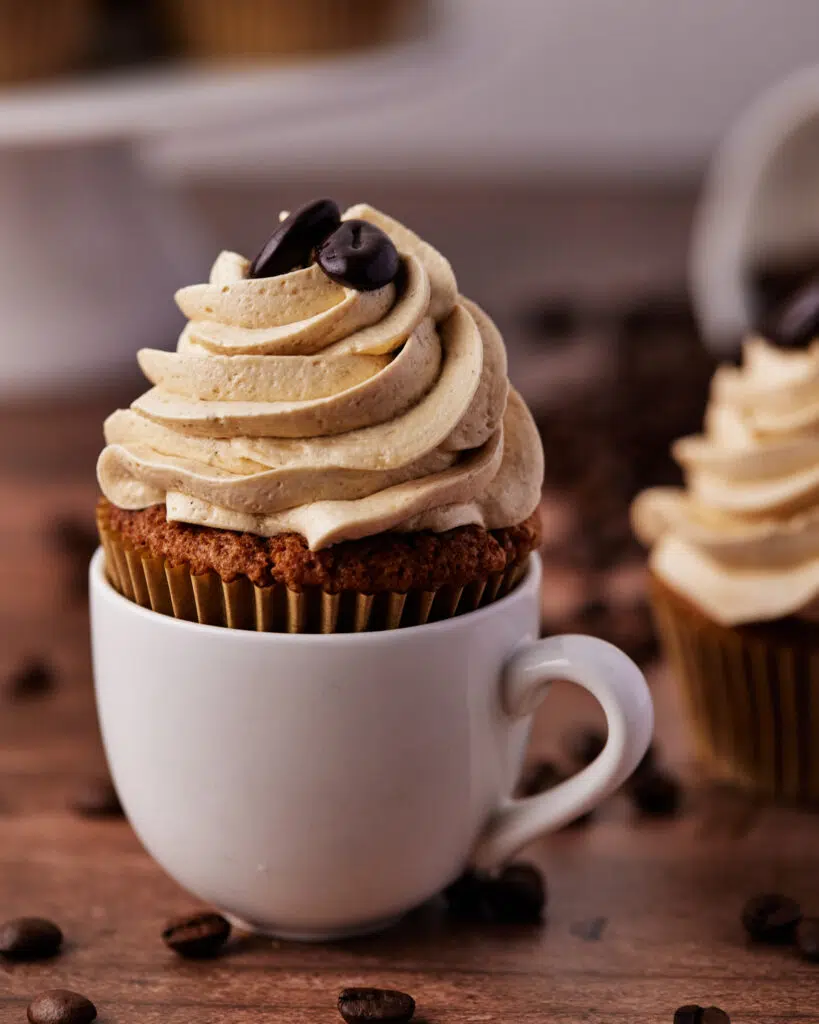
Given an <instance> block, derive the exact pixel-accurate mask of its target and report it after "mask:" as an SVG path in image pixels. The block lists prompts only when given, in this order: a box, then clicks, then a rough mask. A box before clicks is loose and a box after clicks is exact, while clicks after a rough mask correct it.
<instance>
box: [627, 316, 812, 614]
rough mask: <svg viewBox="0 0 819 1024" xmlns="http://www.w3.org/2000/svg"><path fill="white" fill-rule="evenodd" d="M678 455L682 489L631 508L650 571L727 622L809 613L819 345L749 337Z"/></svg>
mask: <svg viewBox="0 0 819 1024" xmlns="http://www.w3.org/2000/svg"><path fill="white" fill-rule="evenodd" d="M809 333H810V336H811V337H816V334H817V332H816V331H811V332H809ZM804 337H805V334H804V331H803V332H802V338H803V339H804ZM673 454H674V457H675V459H676V460H677V462H678V463H679V464H680V465H681V466H682V468H683V470H684V473H685V483H686V486H685V489H676V488H655V489H653V490H649V491H646V492H644V493H643V494H641V495H640V496H639V497H638V498H637V500H636V501H635V502H634V504H633V506H632V523H633V526H634V530H635V532H636V534H637V536H638V537H639V538H640V540H641V541H643V543H645V544H646V545H648V546H651V547H652V552H651V566H652V569H653V571H654V572H655V573H656V574H657V575H658V576H659V577H660V578H661V579H662V580H663V581H664V582H665V583H667V584H668V585H670V586H671V587H672V588H674V589H676V590H677V591H679V592H680V593H682V594H683V595H685V596H687V597H688V598H690V599H691V600H692V601H693V602H694V603H695V604H696V605H698V606H699V607H700V608H701V609H702V611H704V612H705V613H706V614H707V615H708V616H709V617H711V618H712V619H714V620H715V621H716V622H719V623H722V624H723V625H728V626H732V625H739V624H742V623H750V622H763V621H768V620H772V619H779V618H782V617H785V616H788V615H792V614H800V615H806V616H809V617H813V616H814V615H815V610H816V605H817V599H819V340H817V341H811V342H809V343H807V344H806V345H805V347H804V348H797V349H794V348H790V347H782V342H781V340H780V341H779V342H778V343H777V344H774V343H772V342H770V341H766V340H763V339H761V338H752V339H750V340H749V341H747V342H746V343H745V346H744V351H743V362H742V365H741V366H740V367H738V368H737V367H733V366H723V367H720V369H719V370H718V371H717V373H716V374H715V377H714V379H713V382H712V386H711V396H710V401H709V404H708V409H707V412H706V417H705V429H704V433H703V434H702V435H700V436H696V437H687V438H683V439H682V440H680V441H678V442H677V443H676V444H675V445H674V447H673Z"/></svg>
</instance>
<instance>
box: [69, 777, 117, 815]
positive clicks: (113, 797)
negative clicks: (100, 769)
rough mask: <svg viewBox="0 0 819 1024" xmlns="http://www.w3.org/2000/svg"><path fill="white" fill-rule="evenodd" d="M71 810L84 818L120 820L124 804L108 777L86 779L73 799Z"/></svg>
mask: <svg viewBox="0 0 819 1024" xmlns="http://www.w3.org/2000/svg"><path fill="white" fill-rule="evenodd" d="M70 806H71V810H72V811H74V813H75V814H79V815H80V816H81V817H83V818H120V817H122V814H123V811H122V804H121V803H120V802H119V796H118V795H117V791H116V789H115V788H114V784H113V782H111V780H110V779H109V778H107V777H106V776H99V777H97V778H91V779H84V780H83V781H82V782H81V783H80V785H79V786H78V787H77V790H76V792H75V793H74V796H73V797H72V799H71V804H70Z"/></svg>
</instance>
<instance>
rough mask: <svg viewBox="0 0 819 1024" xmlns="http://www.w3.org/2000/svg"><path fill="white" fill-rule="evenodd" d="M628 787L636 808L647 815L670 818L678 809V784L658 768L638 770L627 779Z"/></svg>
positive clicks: (680, 797)
mask: <svg viewBox="0 0 819 1024" xmlns="http://www.w3.org/2000/svg"><path fill="white" fill-rule="evenodd" d="M628 789H629V793H630V795H631V798H632V800H633V801H634V804H635V806H636V807H637V810H638V811H639V812H640V813H641V814H644V815H646V816H647V817H651V818H670V817H672V816H673V815H675V814H676V813H677V811H678V810H679V809H680V804H681V802H682V789H681V788H680V784H679V782H677V780H676V779H675V778H674V777H673V776H672V775H669V774H668V772H665V771H663V770H662V769H660V768H651V769H648V768H646V769H644V770H643V771H638V772H637V773H636V774H635V775H633V776H632V778H631V779H630V780H629V783H628Z"/></svg>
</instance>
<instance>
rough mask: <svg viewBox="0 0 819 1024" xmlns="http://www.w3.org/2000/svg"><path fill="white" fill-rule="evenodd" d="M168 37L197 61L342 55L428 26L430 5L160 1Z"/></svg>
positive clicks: (375, 0)
mask: <svg viewBox="0 0 819 1024" xmlns="http://www.w3.org/2000/svg"><path fill="white" fill-rule="evenodd" d="M160 4H161V5H162V7H163V9H164V14H165V19H166V23H167V31H168V34H169V36H170V37H171V38H172V39H173V40H174V41H175V42H176V44H177V46H178V47H179V49H181V50H182V52H183V53H186V54H188V55H189V56H191V57H195V58H204V59H208V58H214V59H233V58H249V59H257V60H258V59H267V58H287V57H299V56H302V55H307V54H318V53H338V52H344V51H347V50H356V49H361V48H364V47H368V46H376V45H379V44H382V43H387V42H391V41H394V40H396V39H398V38H401V37H402V36H403V35H404V34H406V33H407V32H411V31H413V30H414V29H417V28H418V27H419V26H420V25H423V22H424V14H425V12H426V10H427V6H428V4H427V0H231V2H230V3H225V2H224V0H160Z"/></svg>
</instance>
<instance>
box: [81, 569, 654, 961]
mask: <svg viewBox="0 0 819 1024" xmlns="http://www.w3.org/2000/svg"><path fill="white" fill-rule="evenodd" d="M541 571H542V570H541V563H540V560H539V559H538V558H537V557H533V558H532V563H531V567H530V569H529V571H528V573H527V576H526V578H525V579H524V580H523V581H522V582H521V583H520V585H519V586H518V587H517V588H516V589H515V590H514V591H513V592H512V593H511V594H509V595H508V596H506V597H504V598H502V599H501V600H499V601H497V602H495V603H494V604H491V605H489V606H487V607H486V608H482V609H479V610H478V611H474V612H470V613H468V614H466V615H463V616H459V617H457V618H453V619H449V620H446V621H443V622H436V623H432V624H428V625H424V626H415V627H410V628H406V629H399V630H395V631H392V632H375V633H361V634H336V635H329V636H313V635H289V634H282V633H252V632H243V631H239V630H230V629H225V628H223V627H216V626H203V625H200V624H198V623H189V622H185V621H181V620H178V619H174V618H170V617H168V616H165V615H160V614H157V613H156V612H153V611H150V610H147V609H144V608H141V607H140V606H139V605H137V604H134V603H133V602H131V601H128V600H127V599H126V598H124V597H122V596H121V595H120V594H118V593H117V592H116V591H115V590H114V588H113V587H112V586H111V585H110V583H109V582H108V580H107V578H106V576H105V570H104V554H103V552H102V551H98V552H97V554H96V555H95V556H94V559H93V561H92V564H91V627H92V645H93V657H94V676H95V684H96V693H97V703H98V709H99V716H100V723H101V726H102V733H103V738H104V742H105V747H106V751H107V755H108V760H109V764H110V767H111V772H112V776H113V779H114V782H115V784H116V787H117V789H118V791H119V794H120V797H121V799H122V803H123V806H124V808H125V811H126V814H127V815H128V818H129V819H130V821H131V824H132V825H133V827H134V829H135V831H136V832H137V834H138V836H139V837H140V839H141V840H142V842H143V844H144V845H145V847H146V848H147V850H148V851H149V852H150V853H151V854H152V855H153V856H154V857H155V858H156V860H157V861H158V862H159V863H160V864H161V865H162V867H163V868H164V869H165V870H166V871H167V872H168V874H170V875H171V876H172V877H173V878H174V879H176V881H177V882H179V884H180V885H182V886H184V888H186V889H187V890H189V891H190V892H191V893H193V894H195V895H196V896H197V897H199V898H200V899H202V900H204V901H206V902H207V903H209V904H212V905H213V906H215V907H217V908H218V909H219V910H220V911H222V912H223V913H224V914H226V915H227V916H228V917H230V918H231V919H232V920H233V921H235V922H236V923H237V924H239V925H240V926H241V927H244V928H247V929H249V930H252V931H256V932H262V933H265V934H270V935H276V936H280V937H285V938H291V939H304V940H313V941H315V940H324V939H334V938H340V937H344V936H350V935H359V934H363V933H366V932H370V931H375V930H377V929H379V928H382V927H385V926H386V925H388V924H390V923H392V922H393V921H395V920H396V919H398V918H400V917H401V916H402V915H403V914H405V913H406V912H407V911H409V910H411V909H412V908H414V907H416V906H418V905H420V904H421V903H423V902H424V901H425V900H427V899H429V898H430V897H431V896H433V895H434V894H435V893H437V892H439V891H440V890H442V889H443V888H444V887H445V886H446V885H448V884H449V883H450V882H452V881H453V879H454V878H456V877H457V876H458V875H459V874H460V873H461V872H462V871H463V870H464V869H465V868H466V867H468V866H470V865H471V866H475V867H478V868H481V869H492V868H493V867H495V866H497V865H499V864H501V863H503V862H504V861H505V860H506V859H508V858H509V857H510V856H512V855H513V854H514V853H515V852H516V851H517V850H519V849H520V848H521V847H522V846H524V845H525V844H526V843H528V842H530V841H531V840H533V839H534V838H536V837H537V836H539V835H541V834H542V833H544V832H548V831H550V830H552V829H556V828H560V827H561V826H562V825H564V824H566V823H567V822H569V821H570V820H572V819H573V818H576V817H578V816H579V815H581V814H584V813H585V812H586V811H588V810H589V809H590V808H592V807H593V806H594V805H595V804H597V803H599V802H600V801H601V800H602V799H603V798H604V797H606V796H607V795H608V794H609V793H610V792H612V791H613V790H614V789H616V788H617V787H618V786H620V785H621V784H622V782H623V781H624V780H625V779H626V778H627V777H628V775H630V774H631V772H632V771H633V770H634V768H635V767H636V766H637V764H638V762H639V761H640V759H641V758H642V756H643V754H644V753H645V751H646V749H647V747H648V744H649V742H650V738H651V733H652V728H653V720H654V716H653V708H652V703H651V697H650V695H649V691H648V687H647V686H646V683H645V680H644V678H643V676H642V674H641V673H640V671H639V669H638V668H637V666H636V665H635V664H634V663H633V662H632V661H631V660H630V659H629V658H628V657H626V655H625V654H623V653H622V652H621V651H619V650H618V649H617V648H616V647H613V646H612V645H611V644H608V643H605V642H604V641H602V640H596V639H593V638H591V637H583V636H562V637H551V638H549V639H546V640H537V639H536V637H537V635H538V628H539V605H540V602H539V593H540V583H541ZM555 679H570V680H573V681H574V682H576V683H578V684H579V685H580V686H582V687H584V688H585V689H587V690H589V691H590V692H591V693H592V694H593V695H594V696H595V697H596V698H597V700H598V701H599V702H600V704H601V705H602V707H603V710H604V712H605V714H606V718H607V720H608V742H607V744H606V746H605V749H604V750H603V752H602V753H601V754H600V756H599V757H598V758H597V760H596V761H594V762H593V763H592V764H591V765H590V766H589V767H587V768H585V769H584V770H583V771H581V772H580V773H579V774H577V775H575V776H573V777H572V778H571V779H569V780H567V781H566V782H563V783H561V784H560V785H559V786H557V787H555V788H554V789H552V790H550V791H548V792H546V793H544V794H541V795H538V796H534V797H530V798H528V799H525V800H513V799H510V796H509V794H510V793H511V792H512V790H513V788H514V785H515V781H516V779H517V777H518V774H519V772H520V768H521V765H522V762H523V757H524V753H525V747H526V742H527V739H528V734H529V727H530V722H531V714H532V712H533V711H534V710H535V708H536V707H537V706H538V704H539V703H540V701H541V700H542V698H543V697H544V696H545V694H546V692H547V690H548V685H549V683H550V681H552V680H555Z"/></svg>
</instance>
